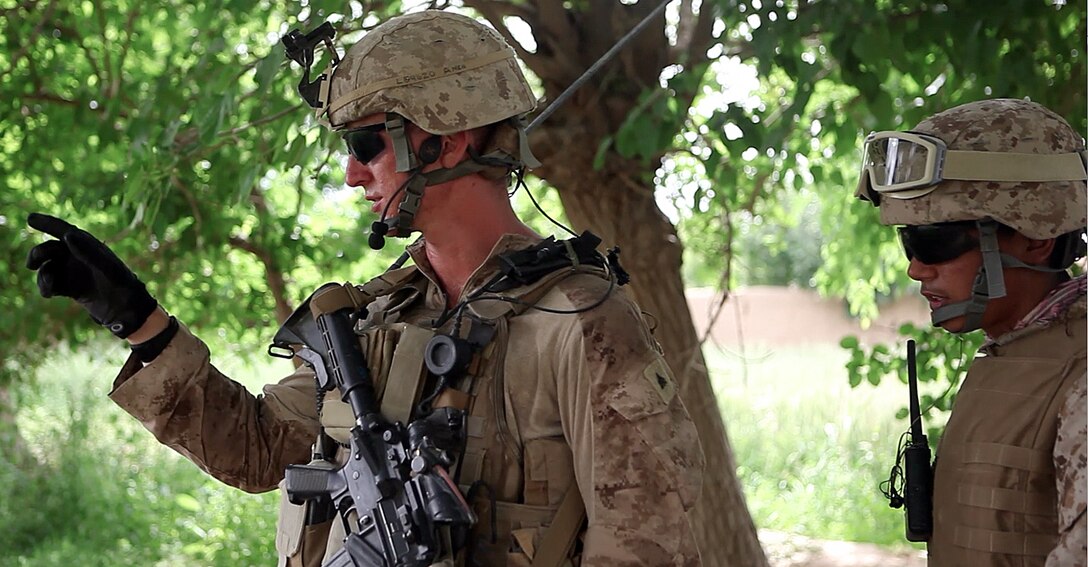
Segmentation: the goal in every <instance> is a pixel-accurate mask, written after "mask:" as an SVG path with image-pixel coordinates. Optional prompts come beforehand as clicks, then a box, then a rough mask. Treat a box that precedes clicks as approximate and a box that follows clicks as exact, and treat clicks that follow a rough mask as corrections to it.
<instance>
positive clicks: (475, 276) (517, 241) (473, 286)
mask: <svg viewBox="0 0 1088 567" xmlns="http://www.w3.org/2000/svg"><path fill="white" fill-rule="evenodd" d="M541 240H543V239H542V238H540V237H536V236H525V235H522V234H504V235H502V237H500V238H499V240H498V241H496V242H495V245H494V246H492V247H491V252H488V254H487V258H486V259H485V260H484V262H483V264H480V266H479V267H477V268H476V270H475V271H473V272H472V275H470V276H469V277H468V281H466V282H465V287H464V289H463V290H461V297H465V296H467V295H468V294H469V293H472V292H474V291H476V290H477V289H478V288H479V287H480V286H482V285H484V284H485V283H487V282H488V281H489V280H490V279H491V278H493V277H494V276H495V274H497V273H499V270H500V269H501V266H500V265H499V261H498V260H497V259H496V258H495V257H496V256H498V255H499V254H505V253H507V252H512V251H514V250H521V249H523V248H528V247H530V246H533V245H535V244H538V243H539V242H540V241H541ZM426 247H427V243H426V241H425V240H424V239H423V238H420V239H418V240H416V241H415V242H413V243H412V244H410V245H409V246H408V248H407V249H406V250H407V252H408V255H409V256H411V257H412V261H413V262H414V263H415V265H416V267H417V268H419V271H420V272H422V273H423V275H425V276H427V279H428V280H430V282H431V285H430V286H428V290H427V305H428V306H432V307H438V308H441V306H444V305H445V304H446V293H445V292H444V291H443V290H442V286H440V285H438V276H437V275H436V274H435V272H434V268H433V267H432V266H431V263H430V261H429V260H427V252H426V250H427V248H426Z"/></svg>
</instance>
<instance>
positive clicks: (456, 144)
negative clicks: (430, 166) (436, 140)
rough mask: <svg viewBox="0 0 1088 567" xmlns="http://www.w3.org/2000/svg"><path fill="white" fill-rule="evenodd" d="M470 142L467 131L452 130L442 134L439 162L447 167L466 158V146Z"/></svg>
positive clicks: (470, 138) (467, 155)
mask: <svg viewBox="0 0 1088 567" xmlns="http://www.w3.org/2000/svg"><path fill="white" fill-rule="evenodd" d="M471 143H472V136H471V135H470V133H469V132H454V133H453V134H448V135H446V136H442V153H441V155H440V156H439V158H438V161H439V164H440V165H441V166H442V167H443V168H446V169H449V168H451V167H453V166H455V165H457V164H459V163H461V162H463V161H465V160H466V159H468V157H469V154H468V146H469V144H471Z"/></svg>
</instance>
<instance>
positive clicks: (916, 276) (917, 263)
mask: <svg viewBox="0 0 1088 567" xmlns="http://www.w3.org/2000/svg"><path fill="white" fill-rule="evenodd" d="M935 273H936V271H935V270H934V268H933V266H931V265H929V264H926V263H925V262H923V261H921V260H919V259H918V258H916V257H915V258H911V259H910V265H909V266H907V277H909V278H910V279H912V280H915V281H925V280H928V279H932V278H933V276H934V274H935Z"/></svg>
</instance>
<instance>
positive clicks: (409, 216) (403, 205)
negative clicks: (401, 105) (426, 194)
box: [367, 113, 539, 250]
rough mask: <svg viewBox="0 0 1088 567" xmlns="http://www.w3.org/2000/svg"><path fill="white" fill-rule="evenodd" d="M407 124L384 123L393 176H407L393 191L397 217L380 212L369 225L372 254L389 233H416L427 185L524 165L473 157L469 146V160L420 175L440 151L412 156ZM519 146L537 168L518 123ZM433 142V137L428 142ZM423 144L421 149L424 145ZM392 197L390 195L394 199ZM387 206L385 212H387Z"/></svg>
mask: <svg viewBox="0 0 1088 567" xmlns="http://www.w3.org/2000/svg"><path fill="white" fill-rule="evenodd" d="M406 124H407V121H405V120H404V118H403V117H401V116H399V115H397V114H393V113H388V114H386V119H385V128H386V131H387V132H388V133H389V137H390V139H391V140H392V142H393V153H394V156H395V157H396V160H397V172H398V173H400V172H406V171H407V172H410V174H411V175H410V176H409V177H408V180H407V181H405V182H404V184H403V185H401V186H400V188H399V189H397V193H400V192H401V191H402V190H403V191H404V197H402V198H401V200H400V203H399V204H398V205H397V215H396V216H394V217H391V218H386V216H385V212H382V218H381V219H380V220H378V221H376V222H374V224H372V225H370V236H369V237H368V238H367V244H368V245H369V246H370V248H372V249H374V250H381V249H382V248H383V247H385V236H386V235H387V234H389V233H390V232H391V231H394V230H395V231H396V232H394V233H393V236H395V237H400V238H407V237H408V236H409V235H410V234H411V233H412V232H416V231H417V230H418V229H416V228H414V227H413V226H412V222H413V221H415V218H416V215H417V214H418V213H419V207H420V204H421V203H422V201H423V191H424V189H426V188H427V187H429V186H431V185H438V184H440V183H445V182H447V181H450V180H452V179H456V178H458V177H463V176H465V175H471V174H473V173H477V172H480V171H483V170H485V169H487V168H488V167H495V166H506V167H510V168H516V167H518V166H524V165H526V164H525V163H524V162H519V161H518V160H516V159H514V158H513V157H511V156H509V155H507V154H506V153H504V152H493V153H490V154H486V155H482V156H481V155H479V154H477V153H476V151H475V149H473V148H472V146H471V145H470V146H469V149H468V152H469V155H470V157H469V159H466V160H465V161H462V162H461V163H459V164H457V165H455V166H453V167H451V168H442V169H436V170H433V171H428V172H426V173H424V172H423V168H424V167H425V166H427V165H430V164H431V163H434V162H435V161H437V159H438V157H439V156H438V154H439V150H440V148H430V149H429V150H428V149H424V147H423V146H421V150H420V152H419V154H420V155H418V156H417V155H416V153H415V152H413V151H412V146H411V144H409V143H408V135H407V133H406V129H405V126H406ZM518 126H519V128H518V130H519V133H518V135H519V138H520V141H519V144H520V145H521V146H522V147H523V148H524V151H525V152H526V154H527V155H528V156H529V157H530V158H532V160H531V161H532V163H534V164H536V165H539V162H537V161H536V158H535V157H533V156H532V153H530V152H529V151H528V143H527V142H526V141H525V130H524V129H523V128H521V127H520V123H519V125H518ZM432 139H434V140H437V139H438V138H437V137H434V138H432ZM429 141H430V140H428V141H427V142H424V146H426V145H427V143H428V142H429ZM395 195H396V193H394V196H395ZM388 208H389V207H388V206H387V207H386V210H388Z"/></svg>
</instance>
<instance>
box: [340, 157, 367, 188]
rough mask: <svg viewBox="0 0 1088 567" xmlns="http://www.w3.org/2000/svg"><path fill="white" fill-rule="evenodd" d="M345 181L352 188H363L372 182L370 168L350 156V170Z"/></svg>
mask: <svg viewBox="0 0 1088 567" xmlns="http://www.w3.org/2000/svg"><path fill="white" fill-rule="evenodd" d="M344 180H345V181H346V182H347V184H348V185H349V186H351V187H362V186H363V185H365V184H366V183H367V182H369V181H370V180H371V175H370V168H369V167H367V166H366V165H365V164H362V163H360V162H359V160H357V159H355V158H354V157H352V156H350V155H349V156H348V170H347V175H346V176H345V179H344Z"/></svg>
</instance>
